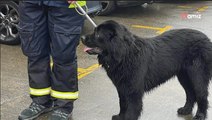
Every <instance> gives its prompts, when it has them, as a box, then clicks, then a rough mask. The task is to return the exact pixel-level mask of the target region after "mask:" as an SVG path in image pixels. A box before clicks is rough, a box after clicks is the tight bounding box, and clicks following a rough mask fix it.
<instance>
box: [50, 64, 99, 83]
mask: <svg viewBox="0 0 212 120" xmlns="http://www.w3.org/2000/svg"><path fill="white" fill-rule="evenodd" d="M50 65H51V67H52V66H53V63H52V62H51V64H50ZM99 67H100V65H99V64H94V65H92V66H90V67H88V68H77V72H78V75H77V76H78V79H81V78H83V77H85V76H87V75H89V74H90V73H92V72H93V71H94V70H96V69H98V68H99Z"/></svg>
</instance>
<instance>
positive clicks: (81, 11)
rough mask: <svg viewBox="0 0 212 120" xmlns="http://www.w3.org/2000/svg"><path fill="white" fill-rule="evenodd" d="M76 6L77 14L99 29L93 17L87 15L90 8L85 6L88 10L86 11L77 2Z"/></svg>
mask: <svg viewBox="0 0 212 120" xmlns="http://www.w3.org/2000/svg"><path fill="white" fill-rule="evenodd" d="M74 6H75V10H76V12H77V13H78V14H79V15H82V16H85V17H86V18H87V19H88V20H89V21H90V22H91V24H92V25H93V26H94V27H95V28H96V27H97V25H96V23H95V22H94V21H93V20H92V19H91V17H90V16H89V15H88V14H87V12H88V7H87V5H85V9H86V10H84V9H83V8H82V7H81V6H80V5H79V4H78V3H77V2H75V3H74ZM78 8H79V10H80V11H79V10H78Z"/></svg>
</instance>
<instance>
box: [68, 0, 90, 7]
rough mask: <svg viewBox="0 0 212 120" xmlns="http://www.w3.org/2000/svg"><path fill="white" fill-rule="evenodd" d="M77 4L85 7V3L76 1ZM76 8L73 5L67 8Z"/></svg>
mask: <svg viewBox="0 0 212 120" xmlns="http://www.w3.org/2000/svg"><path fill="white" fill-rule="evenodd" d="M77 3H78V4H79V5H80V6H85V5H86V1H79V0H77ZM75 7H76V5H74V4H70V5H69V8H75Z"/></svg>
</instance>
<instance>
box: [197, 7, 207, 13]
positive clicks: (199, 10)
mask: <svg viewBox="0 0 212 120" xmlns="http://www.w3.org/2000/svg"><path fill="white" fill-rule="evenodd" d="M206 9H208V6H203V7H200V8H197V11H198V12H204V11H205V10H206Z"/></svg>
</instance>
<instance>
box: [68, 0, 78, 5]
mask: <svg viewBox="0 0 212 120" xmlns="http://www.w3.org/2000/svg"><path fill="white" fill-rule="evenodd" d="M67 2H68V3H69V4H74V3H75V2H76V0H67Z"/></svg>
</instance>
